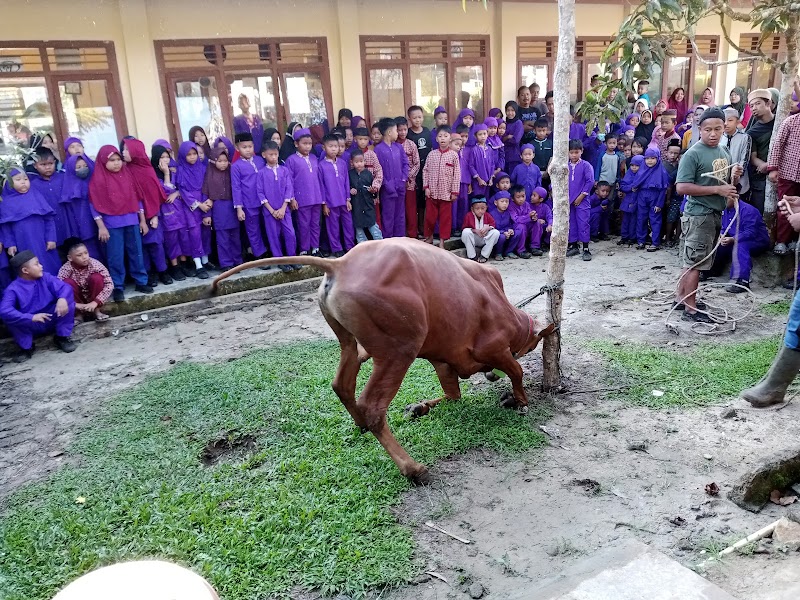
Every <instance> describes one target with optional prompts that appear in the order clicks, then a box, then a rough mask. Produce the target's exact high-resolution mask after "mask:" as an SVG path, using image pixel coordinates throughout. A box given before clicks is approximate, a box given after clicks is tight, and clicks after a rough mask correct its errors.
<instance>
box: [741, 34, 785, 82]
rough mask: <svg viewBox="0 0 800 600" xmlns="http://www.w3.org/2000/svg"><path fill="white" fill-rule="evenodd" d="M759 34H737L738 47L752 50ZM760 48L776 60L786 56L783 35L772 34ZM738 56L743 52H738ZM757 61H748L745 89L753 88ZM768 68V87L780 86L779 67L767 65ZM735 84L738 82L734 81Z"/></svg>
mask: <svg viewBox="0 0 800 600" xmlns="http://www.w3.org/2000/svg"><path fill="white" fill-rule="evenodd" d="M760 37H761V36H760V35H759V34H757V33H743V34H741V35H740V36H739V44H738V45H739V48H742V49H749V50H753V49H754V45H757V43H758V40H759V39H760ZM768 45H771V46H772V47H771V48H765V46H768ZM761 50H762V51H763V52H764V54H766V55H767V56H769V57H770V58H772V59H773V60H776V61H781V60H785V58H786V40H785V38H784V37H783V36H778V35H773V36H772V37H770V38H767V39H766V40H764V42H763V43H762V44H761ZM740 56H746V55H745V54H744V53H740ZM756 62H757V61H749V65H750V66H751V69H750V74H749V75H748V77H747V84H746V86H745V88H744V89H745V90H753V89H755V86H754V84H753V78H754V76H755V69H754V68H752V67H755V63H756ZM769 68H770V77H769V86H768V87H775V88H779V89H780V87H781V81H782V79H783V73H781V71H780V69H778V68H777V67H775V66H774V65H769ZM736 85H739V82H738V81H737V82H736Z"/></svg>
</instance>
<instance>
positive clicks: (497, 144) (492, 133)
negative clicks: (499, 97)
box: [483, 108, 506, 172]
mask: <svg viewBox="0 0 800 600" xmlns="http://www.w3.org/2000/svg"><path fill="white" fill-rule="evenodd" d="M492 110H500V109H497V108H493V109H492ZM490 112H491V111H490ZM501 122H502V121H500V120H498V119H496V118H495V117H486V118H485V119H484V121H483V124H484V125H486V127H487V128H488V129H487V131H488V133H489V137H487V138H486V143H487V144H488V145H489V148H491V149H492V152H494V156H495V161H494V162H495V167H496V168H497V172H499V171H502V170H503V168H504V167H505V166H506V152H505V146H504V145H503V140H501V139H500V136H499V135H497V129H498V127H499V126H500V123H501Z"/></svg>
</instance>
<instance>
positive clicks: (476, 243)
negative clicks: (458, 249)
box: [461, 196, 500, 263]
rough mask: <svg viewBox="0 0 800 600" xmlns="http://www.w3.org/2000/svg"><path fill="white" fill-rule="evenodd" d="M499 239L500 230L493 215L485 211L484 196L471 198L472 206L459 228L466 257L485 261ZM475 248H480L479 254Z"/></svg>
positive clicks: (481, 261) (480, 261)
mask: <svg viewBox="0 0 800 600" xmlns="http://www.w3.org/2000/svg"><path fill="white" fill-rule="evenodd" d="M499 239H500V232H499V231H497V228H496V227H495V222H494V217H492V215H490V214H487V212H486V198H485V197H483V196H476V197H475V198H473V199H472V206H471V208H470V211H469V212H468V213H467V215H466V216H465V217H464V224H463V226H462V228H461V241H462V242H464V246H466V248H467V258H469V259H470V260H476V259H477V261H478V262H479V263H485V262H486V261H487V260H489V257H490V256H491V255H492V250H493V249H494V246H495V244H497V241H498V240H499ZM477 248H480V249H481V255H480V256H478V252H477Z"/></svg>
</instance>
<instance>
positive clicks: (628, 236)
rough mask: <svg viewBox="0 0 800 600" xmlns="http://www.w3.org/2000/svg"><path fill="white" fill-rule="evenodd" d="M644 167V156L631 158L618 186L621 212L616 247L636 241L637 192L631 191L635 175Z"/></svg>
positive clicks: (629, 244)
mask: <svg viewBox="0 0 800 600" xmlns="http://www.w3.org/2000/svg"><path fill="white" fill-rule="evenodd" d="M643 166H644V156H641V155H640V156H634V157H632V158H631V165H630V167H629V168H628V170H627V172H626V173H625V176H624V177H623V178H622V181H620V184H619V191H620V194H619V196H620V202H619V209H620V211H621V212H622V229H621V231H620V235H621V236H622V237H621V239H620V240H619V241H618V242H617V246H624V245H625V244H628V246H633V243H634V241H636V223H637V215H636V212H637V210H638V206H639V200H638V198H637V195H638V194H637V192H635V191H634V190H633V182H634V181H636V173H638V172H639V169H641V168H642V167H643Z"/></svg>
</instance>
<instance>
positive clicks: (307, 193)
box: [285, 129, 322, 256]
mask: <svg viewBox="0 0 800 600" xmlns="http://www.w3.org/2000/svg"><path fill="white" fill-rule="evenodd" d="M294 145H295V149H296V152H295V153H294V154H292V155H291V156H289V157H288V158H287V159H286V162H285V165H286V168H287V169H289V173H290V174H291V176H292V190H293V193H294V197H293V198H292V208H293V209H294V208H295V207H296V209H297V228H298V230H299V231H298V234H299V235H298V237H299V238H300V255H301V256H302V255H305V254H308V253H309V252H311V256H319V234H320V224H319V220H320V214H321V213H322V189H321V188H320V185H319V162H318V161H317V157H316V156H312V155H311V147H312V145H313V143H312V141H311V131H310V130H308V129H298V130H297V131H295V132H294Z"/></svg>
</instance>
